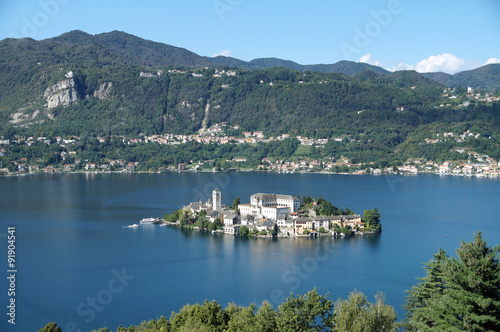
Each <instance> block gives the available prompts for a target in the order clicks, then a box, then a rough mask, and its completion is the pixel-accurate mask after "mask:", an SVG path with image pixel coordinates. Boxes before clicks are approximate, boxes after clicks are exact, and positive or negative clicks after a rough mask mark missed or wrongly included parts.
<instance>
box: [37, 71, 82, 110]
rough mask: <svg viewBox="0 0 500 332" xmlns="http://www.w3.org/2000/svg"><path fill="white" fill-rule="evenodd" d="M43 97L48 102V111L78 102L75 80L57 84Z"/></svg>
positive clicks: (49, 88)
mask: <svg viewBox="0 0 500 332" xmlns="http://www.w3.org/2000/svg"><path fill="white" fill-rule="evenodd" d="M43 97H44V98H45V100H46V101H47V108H48V109H51V108H54V107H57V106H68V105H70V104H72V103H75V102H77V101H78V94H77V92H76V89H75V80H74V79H73V78H70V79H67V80H63V81H60V82H57V83H56V84H54V85H52V86H50V87H48V88H47V89H46V90H45V92H44V94H43Z"/></svg>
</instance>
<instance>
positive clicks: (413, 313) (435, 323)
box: [405, 232, 500, 331]
mask: <svg viewBox="0 0 500 332" xmlns="http://www.w3.org/2000/svg"><path fill="white" fill-rule="evenodd" d="M499 252H500V246H499V245H497V246H495V247H493V248H491V247H487V246H486V241H485V240H484V239H483V238H482V234H481V233H480V232H479V233H477V234H475V236H474V241H471V242H463V241H462V244H461V246H460V248H459V249H457V256H458V258H455V257H451V258H450V257H448V256H447V255H446V253H445V252H444V250H442V249H440V250H439V252H438V253H437V254H435V255H434V259H433V260H431V261H430V262H428V263H427V264H425V270H426V272H427V275H426V276H425V277H424V278H421V279H419V280H420V281H421V283H419V284H418V285H416V286H414V287H412V289H411V290H410V291H409V292H408V293H409V295H408V298H407V302H406V306H405V309H406V310H407V314H406V328H407V330H408V331H461V330H466V331H499V330H500V265H499Z"/></svg>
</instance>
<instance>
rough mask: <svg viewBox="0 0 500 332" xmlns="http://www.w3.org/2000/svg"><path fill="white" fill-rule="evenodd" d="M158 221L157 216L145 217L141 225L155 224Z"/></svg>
mask: <svg viewBox="0 0 500 332" xmlns="http://www.w3.org/2000/svg"><path fill="white" fill-rule="evenodd" d="M155 223H157V220H156V219H155V218H144V219H142V220H141V225H153V224H155Z"/></svg>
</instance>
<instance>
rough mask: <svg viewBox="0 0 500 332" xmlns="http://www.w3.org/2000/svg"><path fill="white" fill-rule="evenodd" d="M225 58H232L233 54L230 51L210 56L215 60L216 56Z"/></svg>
mask: <svg viewBox="0 0 500 332" xmlns="http://www.w3.org/2000/svg"><path fill="white" fill-rule="evenodd" d="M220 55H222V56H227V57H232V56H233V52H232V51H231V50H224V51H222V52H220V53H215V54H214V55H212V58H215V57H216V56H220Z"/></svg>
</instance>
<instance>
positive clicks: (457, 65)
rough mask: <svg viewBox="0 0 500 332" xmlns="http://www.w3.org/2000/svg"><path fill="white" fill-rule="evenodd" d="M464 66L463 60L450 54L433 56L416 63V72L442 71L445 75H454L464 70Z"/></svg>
mask: <svg viewBox="0 0 500 332" xmlns="http://www.w3.org/2000/svg"><path fill="white" fill-rule="evenodd" d="M466 65H467V63H466V62H465V60H464V59H460V58H457V57H456V56H455V55H453V54H450V53H445V54H439V55H433V56H430V57H428V58H427V59H423V60H421V61H419V62H417V66H416V71H418V72H419V73H429V72H437V71H444V72H445V73H449V74H454V73H456V72H458V71H461V70H464V69H466Z"/></svg>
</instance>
